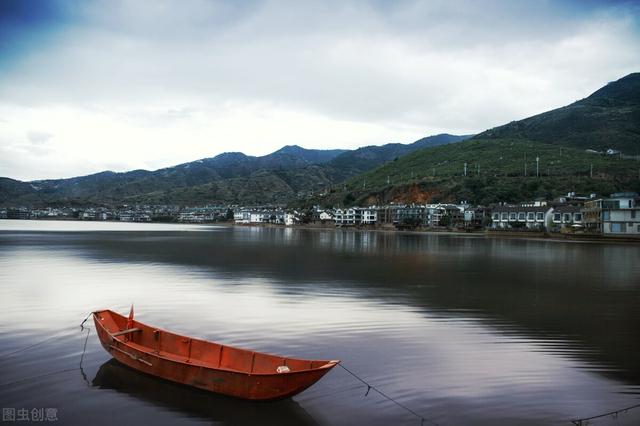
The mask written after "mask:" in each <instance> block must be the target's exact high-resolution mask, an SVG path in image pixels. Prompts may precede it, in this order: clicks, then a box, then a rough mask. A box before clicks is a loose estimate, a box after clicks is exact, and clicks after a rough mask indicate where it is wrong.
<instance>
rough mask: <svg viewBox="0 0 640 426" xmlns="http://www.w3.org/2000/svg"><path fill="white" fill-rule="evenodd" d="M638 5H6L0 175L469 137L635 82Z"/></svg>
mask: <svg viewBox="0 0 640 426" xmlns="http://www.w3.org/2000/svg"><path fill="white" fill-rule="evenodd" d="M639 20H640V5H639V4H638V2H632V1H618V2H615V1H602V2H598V1H589V0H580V1H515V0H505V1H476V0H469V1H451V0H444V1H438V0H433V1H424V2H421V1H410V0H409V1H403V0H400V1H393V2H391V1H382V0H380V1H355V2H350V1H335V2H334V1H331V0H325V1H317V2H315V1H309V2H307V1H302V2H301V1H243V2H236V1H204V0H203V1H199V0H193V1H163V0H154V1H138V0H132V1H118V0H108V1H107V0H105V1H73V0H71V1H60V2H56V1H47V0H42V1H38V0H36V1H31V0H15V1H14V0H2V1H1V2H0V176H9V177H12V178H16V179H21V180H31V179H41V178H58V177H69V176H76V175H81V174H89V173H94V172H98V171H102V170H107V169H108V170H114V171H125V170H130V169H135V168H145V169H157V168H160V167H164V166H170V165H174V164H178V163H181V162H186V161H191V160H195V159H198V158H203V157H211V156H214V155H216V154H219V153H221V152H225V151H242V152H245V153H247V154H250V155H264V154H267V153H269V152H272V151H274V150H276V149H278V148H280V147H282V146H283V145H290V144H298V145H301V146H303V147H306V148H355V147H359V146H363V145H371V144H376V145H377V144H383V143H388V142H403V143H408V142H412V141H413V140H416V139H419V138H420V137H423V136H426V135H431V134H436V133H442V132H448V133H454V134H468V133H475V132H479V131H482V130H485V129H487V128H490V127H493V126H495V125H499V124H503V123H505V122H508V121H511V120H516V119H520V118H524V117H526V116H529V115H533V114H536V113H539V112H542V111H545V110H548V109H552V108H555V107H559V106H562V105H565V104H568V103H570V102H573V101H575V100H577V99H580V98H583V97H585V96H587V95H588V94H590V93H591V92H593V91H595V90H596V89H598V88H599V87H601V86H602V85H604V84H606V83H607V82H608V81H612V80H616V79H618V78H620V77H623V76H624V75H626V74H628V73H631V72H634V71H640V25H639Z"/></svg>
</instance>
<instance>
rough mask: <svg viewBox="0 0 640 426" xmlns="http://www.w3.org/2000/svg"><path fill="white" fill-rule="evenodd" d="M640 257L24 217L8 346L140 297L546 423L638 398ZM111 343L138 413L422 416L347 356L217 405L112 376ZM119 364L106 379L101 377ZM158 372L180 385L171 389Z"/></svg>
mask: <svg viewBox="0 0 640 426" xmlns="http://www.w3.org/2000/svg"><path fill="white" fill-rule="evenodd" d="M0 225H1V224H0ZM639 261H640V251H639V250H638V248H637V247H636V246H633V245H612V244H584V243H579V244H575V243H558V242H553V241H540V240H528V241H527V240H500V239H486V238H478V237H473V236H472V237H469V236H464V235H463V236H450V235H425V234H411V233H400V234H394V233H387V232H366V231H364V232H362V231H350V230H338V231H329V230H299V229H283V228H232V227H222V228H211V229H206V227H203V228H202V229H200V232H185V231H184V230H182V229H181V228H172V227H167V228H160V229H156V230H153V231H150V230H149V228H145V227H144V225H138V227H137V228H134V229H128V230H127V232H121V231H120V230H115V231H114V230H101V231H100V232H95V231H94V230H90V231H87V232H41V231H38V230H37V229H31V230H26V231H20V230H19V229H11V230H10V231H7V232H0V283H1V284H2V285H1V286H0V298H2V300H3V301H4V303H5V309H4V310H3V311H2V312H1V313H0V345H3V348H4V347H6V348H13V347H19V346H20V345H21V344H25V343H26V342H28V341H30V340H32V339H37V338H38V337H41V336H42V335H46V333H47V332H48V331H49V330H56V329H58V328H59V327H64V326H65V325H68V324H70V323H72V322H73V321H77V319H78V318H83V317H84V315H86V312H87V310H89V309H95V308H102V307H110V308H116V309H120V310H121V311H123V312H125V311H126V309H127V305H128V304H129V303H130V302H131V301H135V302H136V305H137V306H138V312H139V315H140V319H141V320H142V321H145V322H147V323H150V324H156V325H158V326H161V327H164V328H168V329H172V330H175V331H176V332H180V333H182V334H187V335H194V336H198V337H203V338H207V339H209V340H217V341H222V342H224V343H228V344H234V345H238V346H243V347H249V348H253V349H256V350H261V351H266V352H273V353H282V354H284V355H291V356H298V357H308V358H313V357H318V358H342V359H343V360H344V361H345V363H347V365H349V366H351V367H352V368H353V369H355V370H356V371H357V372H358V373H360V374H361V375H363V376H364V377H366V378H368V379H369V380H371V381H372V382H374V383H376V385H379V386H380V387H381V388H382V389H384V390H385V391H388V392H389V393H391V394H393V395H394V396H398V397H399V398H400V399H401V400H402V402H403V403H406V404H407V405H410V406H411V407H414V408H416V409H418V410H419V411H421V412H423V413H424V414H425V415H427V416H428V417H432V418H435V419H437V420H438V421H439V422H440V423H442V424H527V423H530V424H549V423H554V422H556V420H558V419H567V418H574V417H576V416H580V415H583V414H584V415H590V414H596V413H598V412H600V411H606V410H608V409H611V408H617V407H619V406H628V405H632V404H633V402H635V401H636V400H637V399H638V385H639V384H640V357H638V356H637V353H638V351H639V350H640V338H639V337H640V336H639V334H638V333H639V330H640V310H638V309H637V306H638V302H639V301H640V278H639V277H640V269H639V268H640V262H639ZM34 312H37V313H38V315H34ZM65 342H66V344H67V345H66V346H67V347H68V348H71V347H75V346H73V345H75V343H71V340H68V339H67V338H66V337H65V339H63V340H61V341H60V342H57V343H56V345H58V344H60V345H62V346H55V348H56V350H53V349H52V348H53V347H51V348H47V350H48V351H49V352H48V354H49V355H47V357H43V355H42V352H39V355H36V354H29V355H27V356H25V357H24V358H21V359H19V360H13V361H12V362H11V363H7V364H5V365H4V366H3V364H2V363H0V372H2V374H3V375H5V374H6V375H7V376H12V377H13V376H16V377H17V374H18V373H19V372H20V371H21V369H28V370H29V371H31V370H33V371H35V370H38V369H40V370H38V371H41V370H46V368H48V367H49V365H48V364H47V363H43V361H42V360H43V359H48V360H50V359H56V360H57V361H55V362H51V363H50V364H53V365H55V366H58V365H62V363H63V362H66V360H68V359H69V358H70V357H72V356H73V354H75V353H76V352H65V350H64V349H63V348H64V347H65V344H64V343H65ZM43 349H44V348H43ZM68 350H69V349H67V351H68ZM58 358H59V359H58ZM107 359H108V354H106V353H105V352H104V351H103V350H102V349H101V348H100V347H99V346H98V345H97V342H95V341H92V342H91V343H90V345H89V348H88V356H87V363H88V364H87V365H88V368H89V370H91V369H92V368H93V369H94V370H95V371H96V373H97V375H96V384H99V385H100V387H104V388H107V387H110V388H113V389H116V390H120V389H119V388H118V386H120V388H121V389H124V390H122V392H120V393H121V394H122V393H124V394H125V395H126V396H127V397H131V398H129V399H128V400H127V401H128V402H127V403H128V404H129V406H130V407H131V409H132V410H133V414H131V416H132V417H131V418H130V420H133V421H137V422H139V421H140V419H141V418H142V417H137V416H138V414H139V416H142V415H144V416H151V417H150V418H154V419H156V420H157V418H156V417H155V416H154V415H153V414H150V413H149V410H148V409H147V408H148V407H149V404H150V405H151V406H153V407H157V408H159V409H161V410H162V413H164V415H166V412H167V410H168V412H170V413H171V416H170V417H169V418H171V419H174V420H175V419H182V420H184V419H187V418H188V419H190V420H193V421H206V422H213V421H216V422H221V423H226V424H237V423H242V424H243V423H252V422H258V423H259V420H260V418H259V417H260V416H262V417H264V418H265V419H267V420H269V421H272V420H277V419H278V418H279V417H281V416H283V415H288V414H287V413H288V412H289V411H294V412H295V413H294V414H291V415H292V416H298V417H294V418H296V419H299V420H298V423H300V422H307V421H312V420H313V419H316V421H318V422H319V423H329V424H381V425H383V424H403V423H404V424H415V418H413V417H412V416H407V415H406V413H404V412H402V410H399V409H398V408H397V407H395V406H393V405H389V403H388V402H387V401H384V400H382V399H380V398H377V397H376V396H374V395H369V396H368V397H366V398H365V397H363V395H364V390H363V389H361V385H360V384H359V383H354V381H353V378H351V377H349V376H347V375H345V374H340V373H339V372H332V373H331V374H330V375H328V376H327V377H326V378H325V379H323V380H322V381H321V382H319V383H318V384H317V385H316V386H314V387H312V388H310V389H309V390H308V391H306V392H304V393H302V394H300V395H299V396H298V397H296V399H295V401H297V403H298V404H299V405H295V404H294V408H292V407H290V406H286V407H284V408H282V407H280V408H278V407H276V408H274V409H273V411H272V410H271V409H270V408H264V410H263V408H256V409H255V410H258V411H256V413H260V414H259V415H257V417H252V415H250V414H246V415H245V414H244V413H243V415H245V417H237V418H236V417H234V416H233V414H232V413H231V412H228V413H229V415H228V416H226V415H219V416H218V417H216V415H217V414H216V413H218V411H220V412H222V413H227V412H226V411H225V408H224V406H225V405H227V402H226V401H227V399H226V398H225V399H216V398H214V400H215V401H216V402H214V403H213V405H214V406H215V407H218V408H217V409H216V411H215V413H214V414H215V415H212V413H211V412H209V411H207V410H206V409H207V407H206V405H205V404H201V405H199V406H198V404H196V407H195V408H194V407H192V406H190V405H188V404H187V406H186V407H185V404H184V401H179V400H180V399H181V398H182V396H179V395H177V394H178V393H179V394H180V395H187V397H188V400H191V399H194V400H198V401H202V400H203V399H204V396H203V397H200V396H193V395H192V394H191V393H190V392H189V391H184V392H186V393H183V390H182V387H179V386H178V387H177V388H176V386H177V385H171V384H168V387H167V386H163V385H161V384H156V383H155V380H156V379H152V383H153V384H148V382H145V383H147V384H148V386H147V385H146V384H143V385H136V383H137V381H138V377H137V376H133V378H132V379H131V378H130V377H129V376H130V375H127V374H124V373H123V374H119V373H117V374H116V375H115V376H116V379H113V378H112V379H113V380H111V379H109V377H110V376H113V375H111V374H110V373H109V372H108V370H111V367H110V365H111V364H108V363H107V364H104V362H105V360H107ZM103 368H104V369H105V370H107V373H104V372H101V371H102V370H103ZM116 368H117V366H116ZM122 368H124V367H122ZM16 372H18V373H16ZM87 374H88V376H89V377H93V376H92V373H91V372H90V371H89V372H88V373H87ZM105 375H106V377H107V379H108V380H107V381H106V382H103V383H107V384H100V381H102V380H103V378H104V376H105ZM123 376H124V377H123ZM144 379H148V377H146V376H145V377H143V380H144ZM114 380H115V383H117V385H116V384H113V383H114ZM126 380H131V381H132V382H133V384H132V382H126V383H124V381H126ZM108 383H111V385H109V384H108ZM58 385H59V386H61V387H62V388H65V386H70V385H63V384H60V383H58ZM164 385H167V384H164ZM52 386H53V384H52ZM147 387H151V388H156V387H159V388H163V389H171V391H168V392H164V391H162V392H161V393H160V395H156V394H155V393H154V392H150V391H149V390H145V389H147ZM140 389H142V391H140ZM31 392H33V393H34V394H33V395H36V396H38V397H39V398H40V399H42V398H46V395H47V394H44V393H39V392H38V391H37V390H34V389H33V388H26V387H25V388H23V389H18V390H14V391H13V393H11V398H12V400H15V399H16V398H18V399H19V397H23V398H26V397H27V396H29V397H32V396H33V395H31ZM196 393H198V392H196ZM9 394H10V393H4V394H3V393H1V392H0V397H4V396H7V395H9ZM149 394H150V395H149ZM172 394H175V395H174V396H173V398H172ZM101 395H102V394H95V395H93V396H92V397H93V398H96V399H97V400H102V398H104V396H101ZM173 399H177V400H178V401H173ZM132 400H133V401H132ZM83 401H84V402H85V403H86V404H89V403H88V401H90V399H83ZM136 401H138V402H136ZM118 403H120V402H118ZM113 404H115V402H112V403H111V404H107V405H109V406H111V405H113ZM89 405H90V404H89ZM231 406H234V405H233V404H231ZM237 407H240V406H237ZM267 407H268V406H267ZM93 409H94V410H97V412H99V411H100V409H96V408H93ZM243 411H251V409H250V408H247V409H246V410H243ZM136 413H138V414H136ZM271 414H273V416H272V415H271ZM633 415H634V414H632V416H633ZM235 419H238V421H237V422H236V421H234V420H235ZM621 419H622V418H621ZM628 419H634V420H638V416H635V417H627V420H628ZM267 420H265V421H267ZM263 423H264V422H263ZM602 424H607V423H602ZM620 424H624V423H622V422H621V423H620Z"/></svg>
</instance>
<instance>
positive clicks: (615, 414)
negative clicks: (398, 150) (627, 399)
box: [570, 404, 640, 426]
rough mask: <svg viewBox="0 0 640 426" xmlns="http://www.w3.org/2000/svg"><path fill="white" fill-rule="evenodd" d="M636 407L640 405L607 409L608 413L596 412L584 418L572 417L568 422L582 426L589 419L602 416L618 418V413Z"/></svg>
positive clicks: (587, 422)
mask: <svg viewBox="0 0 640 426" xmlns="http://www.w3.org/2000/svg"><path fill="white" fill-rule="evenodd" d="M638 407H640V404H636V405H632V406H630V407H625V408H621V409H619V410H615V411H609V412H608V413H603V414H598V415H596V416H591V417H585V418H582V419H573V420H570V422H571V423H573V424H574V425H576V426H583V425H587V424H589V421H591V420H595V419H600V418H602V417H607V416H611V417H613V418H614V419H617V418H618V414H620V413H626V412H627V411H629V410H633V409H634V408H638Z"/></svg>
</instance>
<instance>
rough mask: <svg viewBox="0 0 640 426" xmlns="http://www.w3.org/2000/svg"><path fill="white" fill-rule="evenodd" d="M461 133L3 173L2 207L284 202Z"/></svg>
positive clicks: (0, 183) (0, 184) (454, 138)
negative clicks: (65, 172) (142, 164)
mask: <svg viewBox="0 0 640 426" xmlns="http://www.w3.org/2000/svg"><path fill="white" fill-rule="evenodd" d="M466 138H468V136H455V135H449V134H440V135H435V136H429V137H426V138H423V139H420V140H418V141H416V142H414V143H411V144H400V143H390V144H386V145H382V146H367V147H363V148H358V149H356V150H342V149H334V150H318V149H305V148H302V147H300V146H297V145H289V146H285V147H283V148H281V149H279V150H278V151H275V152H273V153H271V154H268V155H265V156H261V157H254V156H248V155H245V154H243V153H241V152H227V153H223V154H220V155H217V156H215V157H211V158H204V159H200V160H197V161H192V162H189V163H184V164H179V165H177V166H173V167H167V168H163V169H159V170H155V171H148V170H133V171H129V172H124V173H116V172H111V171H104V172H100V173H96V174H92V175H88V176H80V177H73V178H68V179H50V180H35V181H31V182H21V181H17V180H14V179H10V178H0V205H5V206H19V205H25V206H44V205H62V204H65V205H87V204H93V205H116V204H135V203H150V204H191V205H193V204H207V203H236V204H276V203H279V204H282V203H289V202H291V201H293V200H296V199H297V198H299V197H305V196H307V195H309V194H311V193H313V192H314V191H321V190H323V189H324V188H326V187H328V186H331V185H333V184H336V183H338V182H341V181H343V180H345V179H347V178H349V177H352V176H355V175H357V174H360V173H362V172H364V171H366V170H369V169H371V168H374V167H377V166H379V165H381V164H384V163H385V162H387V161H390V160H392V159H394V158H397V157H399V156H402V155H405V154H407V153H410V152H413V151H416V150H419V149H423V148H426V147H431V146H438V145H443V144H448V143H454V142H459V141H461V140H464V139H466Z"/></svg>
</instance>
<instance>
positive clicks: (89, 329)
mask: <svg viewBox="0 0 640 426" xmlns="http://www.w3.org/2000/svg"><path fill="white" fill-rule="evenodd" d="M92 313H93V312H91V313H89V315H87V317H86V318H85V319H84V320H83V321H82V322H81V323H80V332H81V333H82V332H84V330H87V335H86V337H85V339H84V345H83V347H82V353H81V354H80V362H79V363H78V366H77V367H75V368H63V369H61V370H54V371H49V372H47V373H43V374H38V375H36V376H30V377H26V378H23V379H18V380H13V381H11V382H5V383H0V387H5V386H10V385H15V384H17V383H22V382H28V381H31V380H35V379H39V378H42V377H47V376H53V375H56V374H62V373H68V372H71V371H78V370H79V371H80V372H81V373H82V375H83V377H84V371H83V370H82V362H83V361H84V355H85V353H86V351H87V342H88V341H89V334H90V333H91V327H85V326H84V323H85V322H86V321H87V319H89V317H90V316H91V314H92ZM76 327H77V326H73V328H74V329H75V328H76ZM68 330H69V328H65V329H63V330H62V331H61V332H58V333H55V334H54V335H52V336H48V337H47V338H45V339H42V340H40V341H38V342H36V343H33V344H31V345H28V346H25V347H24V348H20V349H17V350H15V351H12V352H8V353H5V354H2V355H0V361H4V360H5V359H6V358H9V357H11V356H13V355H15V354H18V353H20V352H24V351H26V350H28V349H31V348H34V347H36V346H38V345H41V344H43V343H45V342H48V341H50V340H51V339H53V338H54V337H58V336H60V335H61V334H63V332H64V333H66V332H67V331H68ZM85 380H86V379H85Z"/></svg>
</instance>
